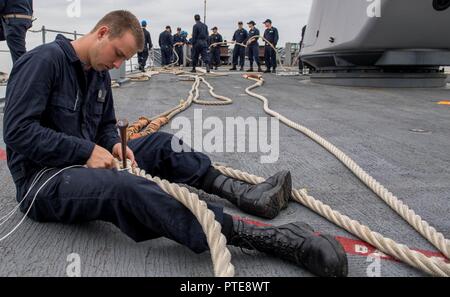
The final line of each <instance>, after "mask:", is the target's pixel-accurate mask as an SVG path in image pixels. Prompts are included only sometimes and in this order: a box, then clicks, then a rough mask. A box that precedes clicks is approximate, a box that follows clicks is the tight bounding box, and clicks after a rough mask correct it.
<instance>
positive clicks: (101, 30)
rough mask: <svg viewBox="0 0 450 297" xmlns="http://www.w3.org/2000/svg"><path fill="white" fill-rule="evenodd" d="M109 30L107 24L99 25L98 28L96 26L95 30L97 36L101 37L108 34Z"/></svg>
mask: <svg viewBox="0 0 450 297" xmlns="http://www.w3.org/2000/svg"><path fill="white" fill-rule="evenodd" d="M109 31H110V30H109V28H108V27H107V26H101V27H100V28H98V30H97V32H96V35H97V38H98V39H102V38H103V37H105V36H106V35H108V34H109Z"/></svg>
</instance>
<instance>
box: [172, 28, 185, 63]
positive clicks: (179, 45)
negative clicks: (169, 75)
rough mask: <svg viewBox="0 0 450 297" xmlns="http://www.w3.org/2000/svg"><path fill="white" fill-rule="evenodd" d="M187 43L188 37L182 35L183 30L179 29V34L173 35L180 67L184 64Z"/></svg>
mask: <svg viewBox="0 0 450 297" xmlns="http://www.w3.org/2000/svg"><path fill="white" fill-rule="evenodd" d="M186 43H187V40H186V37H185V36H184V35H183V34H181V28H179V27H178V28H177V33H175V35H173V44H174V46H175V52H176V53H177V55H178V66H181V65H183V64H184V56H183V47H184V45H185V44H186Z"/></svg>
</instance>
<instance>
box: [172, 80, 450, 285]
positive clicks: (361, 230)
mask: <svg viewBox="0 0 450 297" xmlns="http://www.w3.org/2000/svg"><path fill="white" fill-rule="evenodd" d="M189 77H192V78H193V79H194V80H195V81H194V84H193V85H192V88H191V90H190V92H189V97H188V99H187V100H186V102H182V103H181V104H180V105H179V107H177V108H175V109H172V110H174V111H173V112H172V113H171V114H170V116H171V117H173V116H175V115H176V114H178V113H180V112H182V111H184V110H186V109H187V108H188V107H189V106H191V105H192V102H197V103H198V104H203V103H204V102H207V103H208V104H209V105H216V104H210V103H211V101H203V100H198V97H199V90H198V88H199V85H200V82H201V81H202V82H204V83H205V84H206V85H207V86H208V87H209V89H210V94H211V95H212V96H213V97H216V96H217V94H215V93H214V88H213V87H212V86H211V85H210V84H209V83H207V82H206V80H205V79H203V78H200V77H199V76H192V75H191V76H189ZM247 78H248V79H251V80H253V81H255V84H254V85H252V86H250V87H248V88H247V89H246V93H247V94H249V95H250V96H252V97H255V98H258V99H260V100H261V101H263V103H264V110H265V112H266V113H268V114H269V115H271V116H274V117H276V118H278V119H279V120H280V121H281V122H283V123H284V124H286V125H287V126H289V127H291V128H293V129H296V130H298V131H300V132H302V133H304V134H305V135H307V136H309V137H310V138H312V139H313V140H315V141H316V142H318V143H319V144H321V145H322V146H324V147H325V148H326V149H327V150H328V151H330V152H331V153H333V154H334V155H335V156H336V157H337V158H338V159H339V160H341V161H342V162H346V163H344V164H345V165H346V166H347V167H348V168H349V169H350V170H352V172H354V173H355V174H357V173H356V172H355V171H357V169H358V168H359V169H360V171H362V172H363V173H365V172H364V171H363V170H362V169H361V168H360V167H359V166H358V165H357V164H356V163H355V162H354V161H353V160H351V159H350V158H349V157H348V156H346V155H345V154H344V153H343V152H341V151H340V150H339V149H337V148H336V147H335V146H333V145H332V144H331V143H329V142H328V141H326V140H325V139H323V138H322V137H320V136H319V135H317V134H315V133H314V132H312V131H311V130H309V129H307V128H306V127H303V126H301V125H299V124H297V123H295V122H293V121H291V120H289V119H288V118H286V117H284V116H282V115H280V114H279V113H277V112H275V111H273V110H271V109H270V108H269V104H268V100H267V98H265V97H264V96H261V95H259V94H256V93H254V92H252V91H251V90H252V89H254V88H257V87H261V86H262V85H263V83H264V80H262V78H258V79H256V78H252V77H251V76H247ZM194 93H195V94H194ZM220 97H223V96H220ZM225 98H227V97H225ZM222 99H223V98H222ZM228 99H229V98H228ZM229 100H230V101H229V102H228V100H225V101H226V104H230V103H231V99H229ZM217 169H218V170H220V171H221V172H222V173H223V174H225V175H228V176H230V177H234V178H238V179H242V180H244V181H246V182H251V183H260V182H263V181H264V179H263V178H260V177H256V176H253V175H250V174H247V173H244V172H241V171H238V170H233V169H230V168H225V167H217ZM358 174H360V175H363V174H362V173H361V172H359V173H358ZM358 174H357V176H358ZM365 174H366V175H367V176H368V177H369V178H367V177H366V179H365V180H366V181H367V183H366V181H365V180H364V179H363V177H360V178H361V180H362V181H363V182H365V183H366V184H367V185H368V186H369V187H370V188H371V189H373V190H374V192H375V193H377V194H378V195H379V196H380V197H381V195H385V196H384V199H383V200H384V201H385V202H386V203H388V204H389V205H390V206H391V207H392V208H393V209H394V210H396V211H397V209H398V213H399V214H400V215H402V213H403V215H402V217H403V216H406V217H408V215H409V216H413V219H412V220H411V219H410V220H407V221H408V223H410V224H411V225H412V226H413V227H414V228H416V230H417V229H419V230H420V229H426V231H427V232H425V231H423V233H424V234H425V235H424V234H422V232H421V234H422V235H423V236H424V237H425V238H427V239H428V240H429V241H430V242H432V240H433V239H435V242H436V240H437V242H436V246H437V247H439V246H442V245H443V247H444V251H448V241H447V240H446V239H445V238H444V237H443V235H442V234H440V233H437V231H436V230H435V229H434V228H433V227H431V226H429V225H428V223H426V222H425V221H423V220H422V219H421V218H420V217H419V216H418V215H416V214H415V213H414V212H413V211H412V210H410V209H409V208H408V207H407V206H406V205H404V204H403V203H401V202H400V201H398V199H397V198H396V197H395V196H393V195H392V194H391V193H389V192H388V191H387V190H386V189H385V188H384V187H382V186H381V185H380V184H379V183H378V182H376V181H375V179H373V178H372V177H370V176H369V175H368V174H367V173H365ZM358 177H359V176H358ZM370 179H372V181H371V180H370ZM377 184H378V186H377ZM370 185H372V187H371V186H370ZM374 185H375V186H376V187H375V189H374V188H373V186H374ZM383 189H384V191H385V192H387V193H389V194H390V195H391V196H389V195H387V196H386V193H383ZM292 197H293V198H294V200H295V201H297V202H299V203H301V204H303V205H305V206H306V207H308V208H310V209H312V210H313V211H315V212H316V213H318V214H320V215H322V216H323V217H325V218H326V219H328V220H330V221H331V222H333V223H335V224H336V225H338V226H340V227H342V228H344V229H345V230H347V231H348V232H350V233H352V234H354V235H356V236H357V237H359V238H361V239H363V240H365V241H367V242H369V243H370V244H372V245H373V246H375V247H376V248H377V249H379V250H380V251H382V252H384V253H386V254H389V255H391V256H393V257H395V258H397V259H399V260H402V261H403V262H405V263H407V264H409V265H411V266H413V267H416V268H418V269H420V270H422V271H424V272H426V273H429V274H432V275H437V276H450V265H449V264H447V263H446V262H445V261H443V260H441V259H438V258H428V257H426V256H425V255H423V254H421V253H419V252H416V251H413V250H411V249H409V248H408V247H407V246H406V245H403V244H398V243H396V242H395V241H393V240H392V239H389V238H385V237H383V236H382V235H381V234H379V233H377V232H373V231H371V230H370V229H369V228H368V227H367V226H364V225H362V224H360V223H359V222H357V221H355V220H352V219H350V218H349V217H347V216H345V215H342V214H340V213H339V212H337V211H334V210H333V209H331V207H329V206H328V205H325V204H323V203H322V202H320V201H318V200H316V199H314V198H313V197H312V196H309V195H308V194H307V192H306V190H293V191H292ZM381 198H383V197H381ZM417 222H419V223H418V224H419V226H415V225H414V223H417ZM427 226H428V228H427ZM421 227H422V228H421ZM419 230H418V231H419ZM433 231H434V232H433ZM419 232H420V231H419ZM433 233H434V234H433ZM429 234H431V235H429ZM426 235H429V236H428V237H430V238H428V237H427V236H426ZM440 239H441V240H444V242H443V244H442V242H440ZM444 254H445V253H444ZM445 256H447V257H448V253H447V254H445Z"/></svg>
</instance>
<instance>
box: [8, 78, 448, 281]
mask: <svg viewBox="0 0 450 297" xmlns="http://www.w3.org/2000/svg"><path fill="white" fill-rule="evenodd" d="M210 82H211V83H212V84H213V85H214V86H215V87H216V92H217V93H218V94H221V95H226V96H230V97H232V98H233V99H234V104H233V105H232V106H223V107H204V106H194V107H193V108H191V109H189V110H188V111H186V112H185V113H184V114H183V115H184V116H187V117H191V118H192V115H193V112H194V108H202V109H203V116H204V117H208V116H218V117H220V118H224V117H226V116H242V117H244V118H245V117H249V116H256V117H259V116H265V114H264V113H263V111H262V108H261V106H262V105H261V102H260V101H258V100H256V99H254V98H251V97H248V96H246V95H244V88H245V87H246V86H248V85H250V82H249V81H246V80H244V79H242V78H240V76H238V75H231V76H228V77H223V78H211V79H210ZM169 83H173V84H171V85H169ZM190 86H191V83H189V82H179V81H178V78H176V77H175V76H170V75H159V76H155V77H153V78H152V79H151V80H150V81H148V82H133V83H130V84H127V85H125V86H123V87H122V88H119V89H115V90H114V95H115V104H116V113H117V116H118V117H121V118H124V117H126V118H128V119H129V120H130V121H132V120H134V119H137V118H138V116H140V115H148V116H151V115H156V114H157V113H159V112H162V111H164V110H166V109H168V108H170V107H173V106H174V105H176V104H177V103H178V102H179V100H180V99H181V98H185V97H186V96H187V92H188V90H189V88H190ZM256 92H258V93H261V94H264V95H266V96H267V97H268V98H269V99H270V101H271V106H272V108H273V109H274V110H276V111H278V112H281V113H282V114H284V115H286V116H288V117H289V118H291V119H292V120H295V121H298V122H300V123H302V124H304V125H306V126H307V127H309V128H311V129H312V130H314V131H315V132H317V133H319V134H320V135H322V136H323V137H325V138H327V139H328V140H329V141H331V142H332V143H334V144H335V145H337V146H338V147H340V148H341V149H342V150H344V151H345V152H346V153H348V154H349V155H350V156H351V157H352V158H353V159H354V160H355V161H356V162H358V163H359V164H360V165H361V166H362V167H363V168H364V169H365V170H366V171H368V172H369V173H370V174H371V175H373V176H374V177H375V178H376V179H377V180H379V181H380V182H381V183H382V184H384V185H385V186H386V187H387V188H388V189H390V190H391V191H392V192H393V193H394V194H396V195H397V196H398V197H399V198H401V199H403V201H405V202H406V203H407V204H408V205H409V206H411V207H412V208H413V209H414V210H415V211H416V212H417V213H418V214H419V215H421V216H422V218H423V219H425V220H426V221H428V222H429V223H430V224H431V225H432V226H434V227H436V228H437V229H438V231H440V232H442V233H443V234H444V236H445V237H446V238H448V237H450V219H449V214H450V183H449V180H450V169H449V168H450V151H449V147H450V106H446V105H437V104H436V102H438V101H440V100H450V85H448V86H447V88H442V89H370V88H347V87H332V86H323V85H315V84H312V83H310V82H309V80H307V79H300V78H299V77H280V76H273V75H269V76H266V84H265V86H264V87H263V88H261V89H257V90H256ZM202 94H203V95H205V97H206V94H207V93H206V91H203V92H202ZM0 120H1V121H0V123H2V122H3V121H2V120H3V115H1V114H0ZM1 125H2V124H0V126H1ZM280 127H281V128H280V130H281V131H280V142H281V144H280V158H279V161H278V162H277V163H276V164H272V165H264V164H260V163H259V162H258V161H259V155H258V154H244V153H224V154H212V155H211V157H212V159H213V160H214V161H218V162H222V163H226V164H227V165H229V166H232V167H234V168H239V169H242V170H244V171H248V172H251V173H254V174H256V175H260V176H268V175H270V174H273V173H275V172H276V171H278V170H281V169H288V170H290V171H291V172H292V176H293V180H294V186H295V187H306V188H308V190H309V192H310V194H312V195H313V196H314V197H316V198H318V199H320V200H322V201H323V202H325V203H327V204H329V205H330V206H332V207H333V208H335V209H337V210H339V211H340V212H342V213H343V214H346V215H348V216H350V217H351V218H354V219H356V220H359V221H360V222H362V223H364V224H367V225H368V226H370V227H371V228H372V229H373V230H375V231H378V232H381V233H382V234H384V235H385V236H388V237H390V238H392V239H394V240H397V241H399V242H401V243H405V244H407V245H408V246H410V247H412V248H416V249H423V250H431V251H434V248H433V247H432V246H431V245H430V244H428V243H427V242H426V241H425V240H424V239H422V237H421V236H420V235H418V233H417V232H416V231H414V230H413V229H412V227H410V226H409V225H407V223H405V222H404V221H403V220H402V219H401V218H399V216H398V215H397V214H395V213H394V212H393V211H392V210H391V209H390V208H389V207H388V206H387V205H385V204H384V203H383V202H382V201H381V200H380V199H379V198H378V197H377V196H376V195H374V194H373V193H372V192H371V191H370V190H368V189H367V188H366V187H365V186H364V185H363V184H362V183H361V182H360V181H359V180H358V179H357V178H356V177H355V176H354V175H353V174H352V173H350V172H349V170H348V169H346V168H345V167H344V166H343V165H342V164H341V163H340V162H339V161H338V160H337V159H335V158H334V157H333V156H331V155H330V154H329V153H328V152H326V151H325V150H324V149H322V148H321V147H320V146H319V145H318V144H316V143H314V142H313V141H311V140H310V139H308V138H307V137H305V136H304V135H302V134H300V133H298V132H296V131H294V130H291V129H289V128H287V127H285V126H280ZM0 128H1V127H0ZM413 129H421V130H425V131H428V132H426V133H414V132H411V130H413ZM0 131H1V130H0ZM164 131H169V132H175V131H173V130H171V129H170V126H167V127H165V128H164ZM1 139H2V138H1ZM0 148H4V144H3V143H2V142H1V143H0ZM0 183H1V186H0V188H1V191H0V217H1V216H3V215H4V214H6V213H7V212H8V211H9V210H10V209H12V208H13V207H14V206H15V205H16V201H15V199H14V197H15V188H14V186H13V183H12V180H11V177H10V175H9V172H8V169H7V167H6V162H5V161H0ZM202 196H203V197H204V198H205V199H209V200H213V201H215V202H217V203H221V204H223V205H224V206H225V207H226V210H227V211H228V212H231V213H233V214H239V215H242V216H245V217H250V216H248V215H244V214H242V213H241V212H239V211H238V210H237V209H236V208H235V207H234V206H232V205H231V204H229V203H228V202H224V201H223V200H220V199H218V198H217V197H206V195H202ZM14 218H15V219H14V220H13V221H12V222H11V223H9V225H8V226H9V227H7V228H2V229H0V230H1V234H5V233H6V232H7V231H9V230H10V228H11V226H12V225H13V223H14V224H15V223H17V222H18V220H19V219H20V218H21V214H20V215H19V214H17V215H16V216H15V217H14ZM250 218H251V217H250ZM253 219H255V220H259V221H261V220H260V219H258V218H253ZM294 220H302V221H306V222H308V223H310V224H311V225H312V226H313V227H314V228H316V229H317V230H318V231H321V232H327V233H332V234H335V235H339V236H343V237H349V238H353V237H352V236H351V235H349V234H348V233H347V232H345V231H343V230H341V229H340V228H337V227H336V226H334V225H333V224H331V223H329V222H328V221H326V220H325V219H323V218H321V217H320V216H318V215H316V214H314V213H313V212H311V211H309V210H308V209H306V208H305V207H303V206H300V205H297V204H294V203H292V204H291V205H290V207H289V208H288V209H287V210H286V211H283V212H282V214H281V215H280V216H279V218H277V219H276V220H274V221H271V222H270V223H273V224H281V223H285V222H291V221H294ZM0 237H1V236H0ZM230 250H231V252H232V256H233V257H232V263H233V264H234V265H235V267H236V272H237V276H255V277H256V276H309V275H310V274H309V273H307V272H305V271H304V270H302V269H301V268H298V267H296V266H294V265H291V264H289V263H286V262H283V261H280V260H277V259H273V258H271V257H268V256H265V255H263V254H259V253H257V252H250V254H251V255H246V254H244V253H242V251H241V250H240V249H237V248H230ZM70 253H78V254H79V255H80V256H81V273H82V275H83V276H211V275H212V267H211V259H210V256H209V254H208V253H205V254H202V255H196V254H193V253H192V252H190V251H189V250H188V249H187V248H185V247H183V246H180V245H178V244H176V243H174V242H171V241H169V240H166V239H158V240H153V241H148V242H145V243H140V244H137V243H134V242H133V241H132V240H130V239H129V238H127V237H126V236H125V235H123V234H121V232H120V231H119V230H118V229H116V228H115V227H114V226H112V225H110V224H108V223H103V222H93V223H88V224H82V225H76V226H73V225H70V226H68V225H61V224H40V223H35V222H32V221H31V220H29V219H27V220H26V221H25V222H24V224H23V225H22V226H21V227H20V228H19V229H18V231H17V232H16V233H14V234H13V235H12V236H11V237H10V238H8V239H7V240H6V241H4V242H1V243H0V276H64V275H66V267H67V265H68V264H69V263H68V262H67V256H68V255H69V254H70ZM370 264H371V262H369V261H368V259H367V258H366V257H362V256H359V255H349V265H350V272H349V273H350V276H366V275H367V272H366V271H367V269H368V267H369V265H370ZM381 275H382V276H421V275H423V274H422V273H421V272H419V271H417V270H415V269H413V268H410V267H408V266H406V265H404V264H400V263H398V262H394V261H385V260H382V261H381Z"/></svg>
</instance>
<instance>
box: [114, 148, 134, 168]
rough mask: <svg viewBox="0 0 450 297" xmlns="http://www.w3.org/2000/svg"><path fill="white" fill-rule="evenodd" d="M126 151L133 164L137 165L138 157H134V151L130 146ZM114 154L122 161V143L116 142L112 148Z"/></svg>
mask: <svg viewBox="0 0 450 297" xmlns="http://www.w3.org/2000/svg"><path fill="white" fill-rule="evenodd" d="M126 153H127V159H128V160H130V161H131V166H132V167H137V166H138V164H137V162H136V159H135V158H134V153H133V151H132V150H131V149H130V148H129V147H128V146H127V152H126ZM112 154H113V156H114V157H115V158H117V159H119V160H120V161H122V144H120V143H117V144H115V145H114V146H113V149H112Z"/></svg>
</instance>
